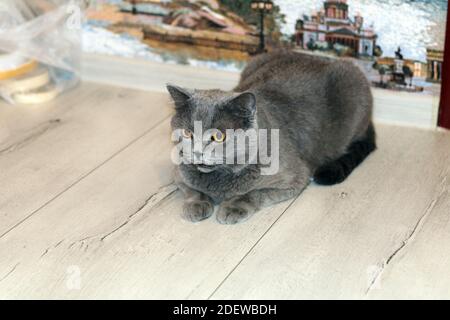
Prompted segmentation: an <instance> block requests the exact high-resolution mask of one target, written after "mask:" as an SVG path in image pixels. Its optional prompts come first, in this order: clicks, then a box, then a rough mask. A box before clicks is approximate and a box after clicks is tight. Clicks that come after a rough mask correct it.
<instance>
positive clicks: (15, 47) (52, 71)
mask: <svg viewBox="0 0 450 320" xmlns="http://www.w3.org/2000/svg"><path fill="white" fill-rule="evenodd" d="M85 2H86V1H77V0H73V1H67V0H66V1H63V0H0V96H1V97H3V98H4V99H5V100H7V101H8V102H10V103H40V102H45V101H48V100H50V99H52V98H54V97H55V96H57V95H58V94H59V93H61V92H63V91H64V90H67V89H69V88H72V87H73V86H75V85H76V84H77V83H78V81H79V78H80V61H81V24H82V16H83V15H82V12H83V9H84V7H85V5H86V3H85Z"/></svg>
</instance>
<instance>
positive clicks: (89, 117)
mask: <svg viewBox="0 0 450 320" xmlns="http://www.w3.org/2000/svg"><path fill="white" fill-rule="evenodd" d="M171 112H172V110H171V108H170V107H169V106H168V99H167V97H166V95H161V94H150V93H145V92H138V91H134V90H128V89H127V90H125V89H120V88H111V87H106V86H101V85H94V84H90V83H86V84H84V85H83V86H82V87H81V88H78V89H75V90H73V91H71V92H69V93H67V94H65V95H63V96H61V97H59V98H58V99H57V100H55V101H53V102H52V103H49V104H45V105H42V106H33V107H27V106H10V105H6V104H5V103H0V116H1V117H2V134H1V136H0V137H1V140H0V168H1V170H0V181H1V184H0V219H1V223H0V235H3V234H4V233H5V232H8V231H9V230H10V229H11V228H13V227H14V226H15V225H16V224H17V223H20V222H21V221H22V220H23V219H26V218H27V217H28V216H30V215H32V214H33V213H34V212H36V210H38V209H39V208H40V207H41V206H43V205H45V204H46V203H47V202H48V201H50V200H51V199H53V198H54V197H56V196H57V195H58V194H60V193H61V192H64V191H65V190H67V189H68V188H70V187H71V186H72V185H73V184H74V183H75V182H77V181H79V180H80V179H82V178H83V177H84V176H85V175H86V174H88V173H89V172H91V171H92V170H95V168H97V167H98V166H99V165H101V164H102V163H103V162H104V161H106V160H108V159H109V158H110V157H111V156H113V155H114V154H115V153H117V152H118V151H120V150H121V149H122V148H123V147H124V146H126V145H127V144H128V143H130V141H132V140H133V139H136V138H137V137H139V136H141V135H142V134H144V133H145V132H146V131H147V130H149V129H150V128H152V127H153V126H155V125H156V124H157V123H159V122H160V121H162V120H163V119H165V118H167V117H169V115H170V113H171Z"/></svg>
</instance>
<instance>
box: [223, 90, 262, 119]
mask: <svg viewBox="0 0 450 320" xmlns="http://www.w3.org/2000/svg"><path fill="white" fill-rule="evenodd" d="M228 108H229V110H231V111H232V112H233V114H235V115H237V116H240V117H248V118H249V117H252V116H254V115H255V113H256V97H255V95H254V94H253V93H251V92H244V93H241V94H240V95H238V96H237V97H234V98H233V99H231V100H230V101H229V102H228Z"/></svg>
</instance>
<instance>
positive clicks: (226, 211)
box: [217, 203, 251, 224]
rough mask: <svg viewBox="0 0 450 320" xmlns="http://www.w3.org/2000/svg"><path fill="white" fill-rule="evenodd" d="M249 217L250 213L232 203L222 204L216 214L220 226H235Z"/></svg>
mask: <svg viewBox="0 0 450 320" xmlns="http://www.w3.org/2000/svg"><path fill="white" fill-rule="evenodd" d="M250 215H251V212H250V211H249V210H248V209H246V208H244V207H241V206H239V205H236V204H234V203H230V204H224V205H222V206H221V207H220V209H219V212H217V221H219V223H221V224H236V223H239V222H242V221H244V220H247V219H248V218H249V217H250Z"/></svg>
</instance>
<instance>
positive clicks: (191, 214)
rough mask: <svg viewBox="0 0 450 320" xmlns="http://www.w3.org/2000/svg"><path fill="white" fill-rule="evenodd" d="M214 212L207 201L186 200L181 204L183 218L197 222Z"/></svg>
mask: <svg viewBox="0 0 450 320" xmlns="http://www.w3.org/2000/svg"><path fill="white" fill-rule="evenodd" d="M213 213H214V206H213V205H212V203H210V202H208V201H197V200H195V201H186V202H185V203H184V206H183V214H184V216H185V218H186V219H187V220H189V221H192V222H198V221H202V220H205V219H207V218H209V217H210V216H211V215H212V214H213Z"/></svg>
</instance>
